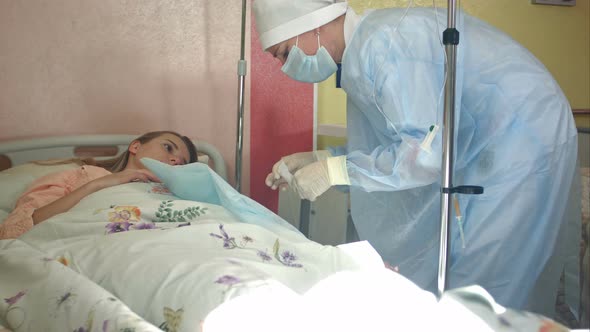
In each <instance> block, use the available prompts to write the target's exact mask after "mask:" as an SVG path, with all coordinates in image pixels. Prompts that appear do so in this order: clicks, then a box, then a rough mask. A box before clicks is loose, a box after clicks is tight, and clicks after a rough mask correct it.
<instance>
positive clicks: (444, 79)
mask: <svg viewBox="0 0 590 332" xmlns="http://www.w3.org/2000/svg"><path fill="white" fill-rule="evenodd" d="M432 3H433V6H434V17H435V20H436V31H437V36H439V37H438V40H439V42H440V45H441V48H443V50H444V45H443V42H442V40H441V39H440V30H439V23H438V22H439V21H438V11H437V8H436V2H435V0H433V1H432ZM413 4H414V1H413V0H410V1H409V2H408V6H407V7H406V9H405V11H404V14H403V15H402V17H401V19H400V20H399V22H398V23H397V24H396V25H395V27H394V28H393V32H392V33H391V39H390V41H389V44H388V46H387V51H386V52H385V53H386V54H387V53H389V51H390V50H391V44H392V40H393V36H394V35H395V33H396V32H397V29H398V28H399V26H400V25H401V23H402V22H403V20H404V19H405V18H406V16H407V14H408V11H409V10H410V8H411V7H412V5H413ZM443 54H444V60H445V65H447V63H448V59H447V54H446V52H443ZM384 63H385V59H384V60H383V62H381V65H379V69H378V70H377V71H376V73H379V72H381V68H382V67H383V64H384ZM446 83H447V73H446V71H445V76H444V78H443V84H442V86H441V89H440V93H439V94H438V100H437V102H436V105H435V107H436V122H435V124H436V125H438V126H439V127H440V119H439V113H440V112H439V111H438V105H440V100H441V99H442V96H443V92H444V89H445V86H446ZM376 84H377V80H374V81H373V103H374V104H375V106H377V109H378V110H379V112H380V113H381V115H383V117H384V118H385V120H386V121H387V122H388V123H389V124H390V125H391V127H392V128H393V129H394V130H395V131H397V129H396V128H395V125H394V124H393V121H391V119H390V118H389V116H387V114H385V112H384V111H383V109H381V107H380V106H379V103H377V94H376V92H375V91H376V88H377V85H376Z"/></svg>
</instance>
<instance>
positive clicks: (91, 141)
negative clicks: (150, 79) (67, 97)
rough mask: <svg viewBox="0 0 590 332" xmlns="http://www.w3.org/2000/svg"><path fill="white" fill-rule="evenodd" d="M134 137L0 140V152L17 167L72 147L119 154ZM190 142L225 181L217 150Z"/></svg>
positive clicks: (71, 152) (63, 154) (68, 153)
mask: <svg viewBox="0 0 590 332" xmlns="http://www.w3.org/2000/svg"><path fill="white" fill-rule="evenodd" d="M135 138H137V135H79V136H60V137H44V138H34V139H25V140H14V141H5V142H0V155H5V156H7V157H8V158H9V159H10V160H11V162H12V166H17V165H21V164H25V163H27V162H30V161H34V160H46V159H55V158H72V157H75V149H78V148H86V147H107V148H113V147H116V148H117V149H118V152H117V154H119V153H121V152H123V151H124V150H125V149H127V147H128V145H129V143H131V141H133V140H134V139H135ZM194 143H195V146H196V147H197V150H198V152H199V154H205V155H207V156H208V157H209V160H210V161H211V162H212V164H213V165H212V168H213V169H214V170H215V172H216V173H217V174H219V175H220V176H221V177H222V178H223V179H225V180H226V181H227V170H226V167H225V161H224V160H223V157H222V156H221V153H219V150H217V148H216V147H215V146H213V145H211V144H209V143H207V142H203V141H195V142H194ZM110 157H111V156H109V158H110ZM98 158H100V157H98Z"/></svg>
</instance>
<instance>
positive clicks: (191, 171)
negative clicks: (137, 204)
mask: <svg viewBox="0 0 590 332" xmlns="http://www.w3.org/2000/svg"><path fill="white" fill-rule="evenodd" d="M141 162H142V163H143V164H144V165H145V166H146V167H147V168H148V169H149V170H150V171H152V172H153V173H154V174H155V175H156V176H157V177H158V178H160V180H162V182H164V184H165V185H166V186H167V187H168V189H169V190H170V191H171V192H172V193H173V194H174V195H175V196H177V197H178V198H181V199H184V200H191V201H197V202H205V203H210V204H217V205H221V206H223V207H225V208H226V209H227V210H229V211H230V212H231V213H232V214H234V215H235V216H236V217H237V218H238V219H239V220H241V221H243V222H246V223H250V224H254V225H259V226H262V227H265V228H267V229H270V230H273V231H277V232H284V231H285V230H290V231H293V233H294V234H297V235H300V236H301V237H302V238H305V237H304V236H303V234H301V233H300V232H299V231H298V230H297V229H296V228H295V227H293V225H291V224H290V223H288V222H287V221H285V220H283V219H282V218H281V217H279V216H277V215H276V214H274V213H273V212H272V211H270V210H268V209H267V208H265V207H264V206H262V205H260V204H258V203H257V202H255V201H253V200H252V199H250V198H248V197H246V196H244V195H242V194H240V193H239V192H237V191H236V190H235V189H234V188H232V187H231V186H230V185H229V184H228V183H227V182H225V180H223V179H222V178H221V177H220V176H219V175H217V174H216V173H215V172H214V171H213V170H211V169H210V168H209V167H208V166H207V165H205V164H201V163H192V164H187V165H182V166H171V165H168V164H164V163H162V162H159V161H157V160H153V159H149V158H142V159H141Z"/></svg>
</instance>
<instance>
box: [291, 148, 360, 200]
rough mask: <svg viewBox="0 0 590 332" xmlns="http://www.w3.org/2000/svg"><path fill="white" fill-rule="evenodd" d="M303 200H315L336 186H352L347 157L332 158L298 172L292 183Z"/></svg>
mask: <svg viewBox="0 0 590 332" xmlns="http://www.w3.org/2000/svg"><path fill="white" fill-rule="evenodd" d="M291 185H292V186H293V189H295V191H296V192H297V193H298V194H299V197H301V198H302V199H308V200H310V201H315V199H316V198H317V197H318V196H319V195H321V194H323V193H324V192H326V190H328V189H330V187H331V186H335V185H350V179H349V178H348V172H347V170H346V156H339V157H330V158H327V159H324V160H322V161H317V162H314V163H312V164H309V165H307V166H305V167H303V168H302V169H300V170H298V171H297V172H296V173H295V175H294V177H293V181H292V183H291Z"/></svg>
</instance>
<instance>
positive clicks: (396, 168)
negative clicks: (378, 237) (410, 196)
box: [343, 14, 462, 192]
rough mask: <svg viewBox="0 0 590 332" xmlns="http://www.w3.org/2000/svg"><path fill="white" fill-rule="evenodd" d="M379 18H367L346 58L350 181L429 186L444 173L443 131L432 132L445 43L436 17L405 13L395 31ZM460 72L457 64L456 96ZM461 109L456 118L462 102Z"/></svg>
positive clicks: (382, 187) (371, 186) (376, 187)
mask: <svg viewBox="0 0 590 332" xmlns="http://www.w3.org/2000/svg"><path fill="white" fill-rule="evenodd" d="M376 15H379V14H376ZM375 18H376V17H375V16H374V15H369V16H368V17H367V18H366V19H365V21H364V22H363V23H361V25H360V26H359V28H358V30H357V31H356V32H355V36H354V37H353V39H352V42H351V44H350V45H349V46H347V50H346V53H345V55H344V60H343V61H344V63H343V68H344V69H343V70H344V71H345V72H344V73H343V88H344V89H345V91H346V92H347V96H348V103H347V122H348V125H347V130H348V137H349V144H348V153H347V168H348V174H349V177H350V181H351V185H352V186H357V187H361V188H362V189H364V190H365V191H368V192H371V191H397V190H404V189H409V188H415V187H420V186H425V185H429V184H432V183H434V182H435V181H438V180H439V179H440V174H441V172H440V168H441V155H442V151H441V150H442V149H441V146H442V144H441V140H442V138H441V131H438V132H437V133H435V135H434V136H433V137H430V138H429V137H428V135H429V129H430V128H431V127H432V126H433V125H435V124H437V121H438V119H439V118H440V119H442V102H443V100H444V98H441V97H440V96H441V90H442V82H443V80H444V49H442V46H441V45H440V44H439V40H438V38H437V35H436V26H429V25H428V24H429V22H430V21H425V22H424V21H418V19H415V18H406V19H405V20H404V21H403V22H402V23H401V24H400V26H399V27H398V29H397V31H396V32H394V30H395V29H394V28H392V27H391V26H376V25H374V24H372V21H373V22H374V21H375ZM377 19H378V18H377ZM395 19H396V18H395V17H391V20H390V21H392V22H395ZM414 20H416V22H414ZM441 23H442V22H441ZM430 24H434V23H430ZM416 26H421V28H420V29H417V28H416ZM441 31H442V30H441ZM461 77H462V68H460V65H458V66H457V84H456V87H457V89H456V90H457V93H456V100H457V101H459V100H461V81H462V78H461ZM455 109H456V110H455V113H456V119H455V120H456V121H457V122H458V120H459V119H458V118H459V116H458V114H459V113H460V103H459V102H457V104H456V106H455ZM437 112H440V113H441V114H440V115H439V116H437ZM427 139H432V141H431V143H430V144H426V145H427V146H428V147H429V148H428V147H426V148H425V145H424V144H422V143H423V142H425V140H427Z"/></svg>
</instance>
